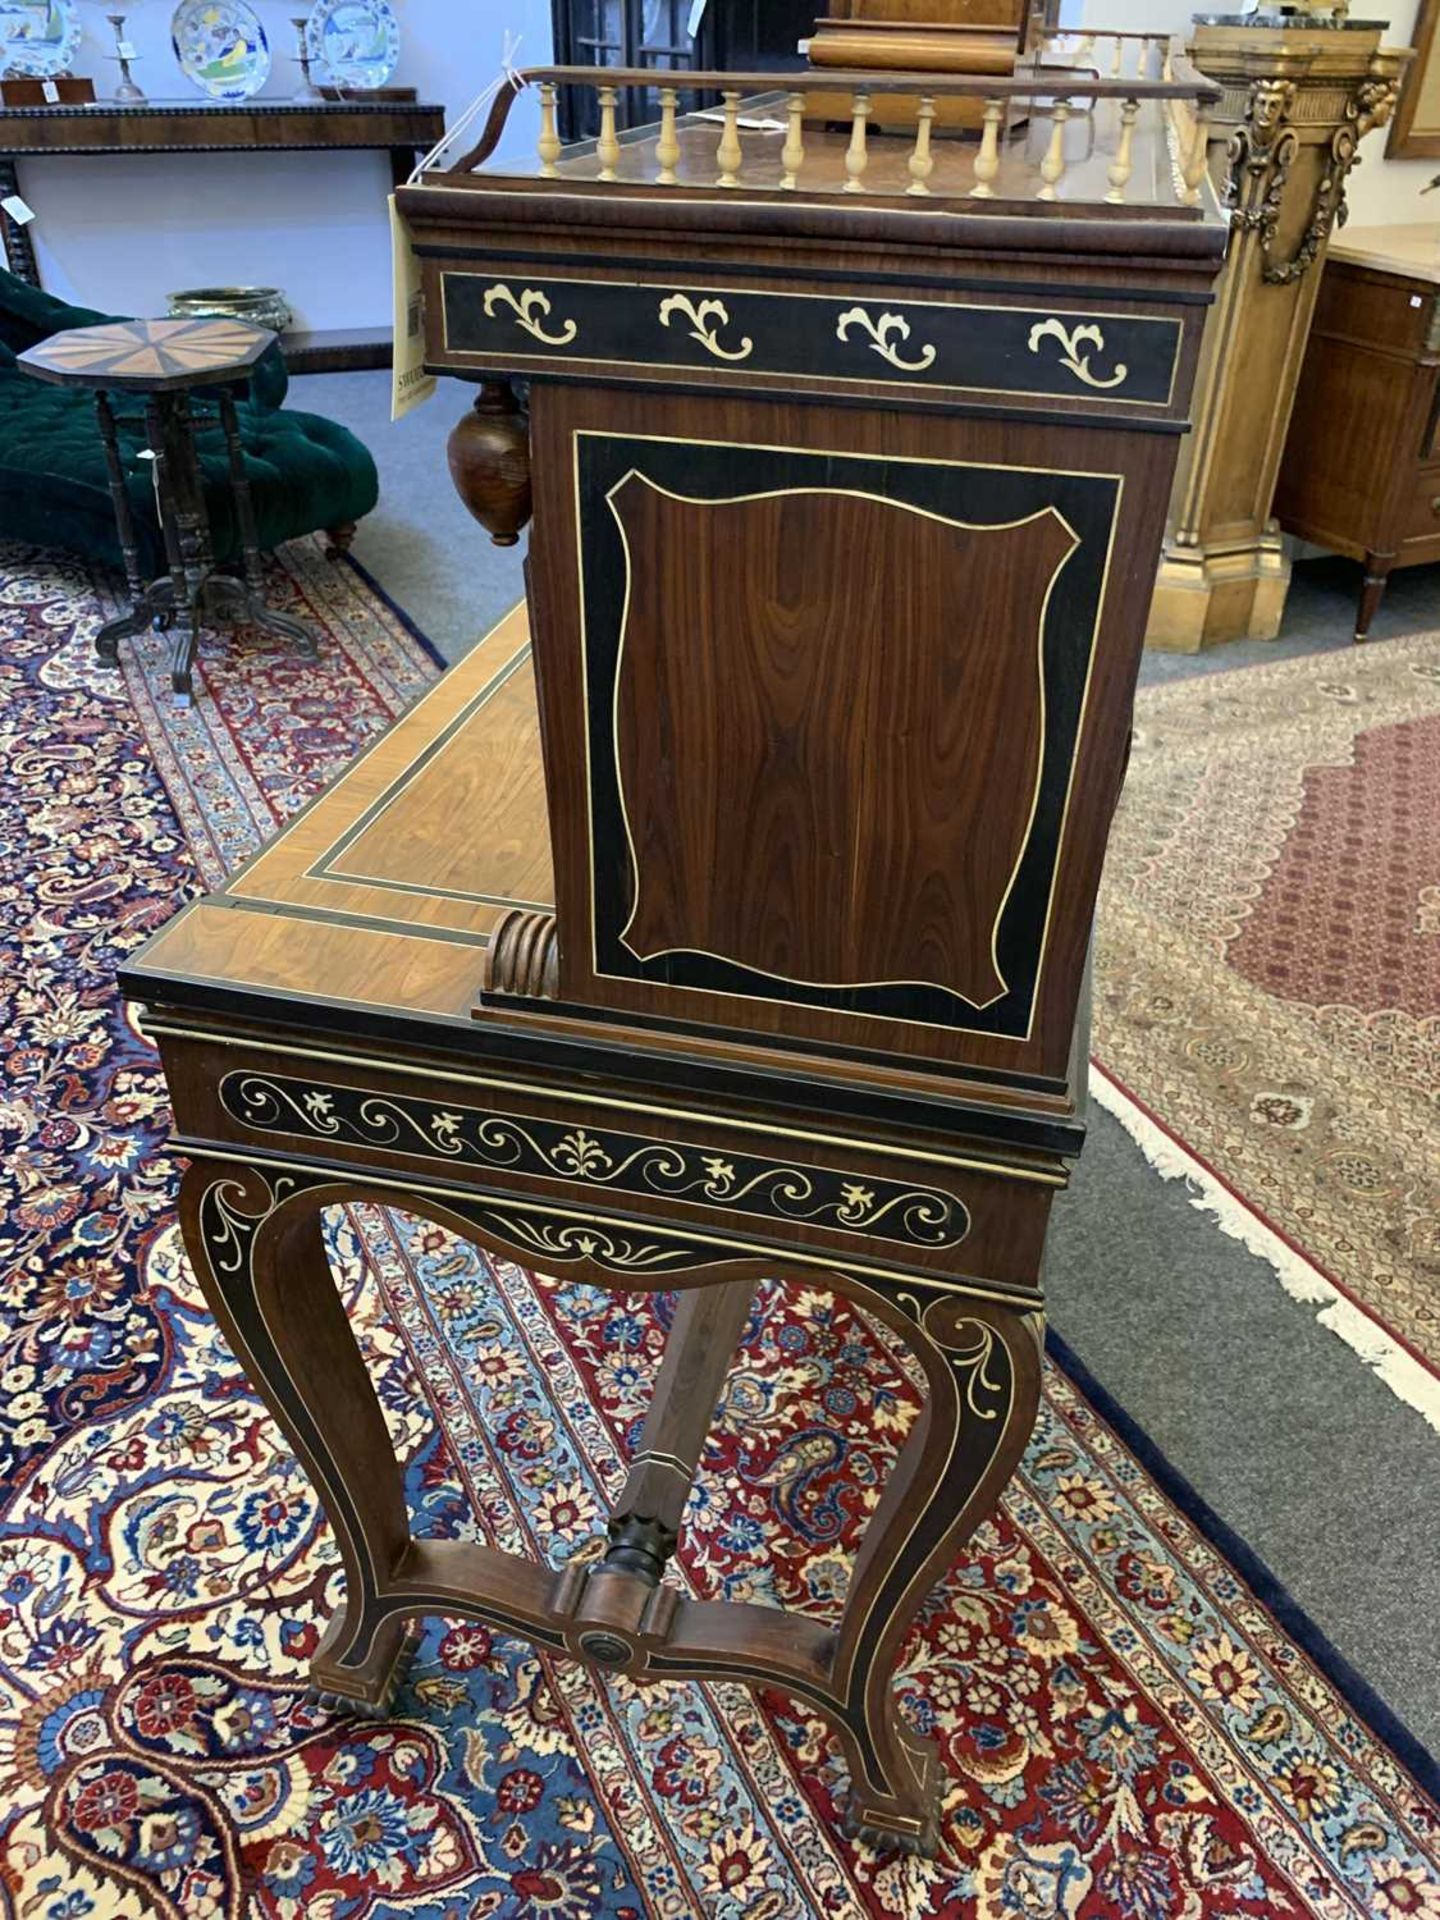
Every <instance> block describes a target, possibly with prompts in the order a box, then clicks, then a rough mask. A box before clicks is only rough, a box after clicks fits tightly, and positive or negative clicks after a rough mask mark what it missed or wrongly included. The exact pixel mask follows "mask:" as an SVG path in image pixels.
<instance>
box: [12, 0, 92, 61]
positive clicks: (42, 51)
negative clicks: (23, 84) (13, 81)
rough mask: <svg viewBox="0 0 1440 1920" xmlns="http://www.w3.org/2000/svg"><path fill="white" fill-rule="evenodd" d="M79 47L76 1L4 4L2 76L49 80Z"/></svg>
mask: <svg viewBox="0 0 1440 1920" xmlns="http://www.w3.org/2000/svg"><path fill="white" fill-rule="evenodd" d="M79 45H80V16H79V13H78V12H77V11H76V8H75V0H0V73H4V74H15V75H22V74H23V75H25V76H26V77H28V78H30V79H33V80H49V79H50V78H51V77H52V76H53V75H55V74H57V73H68V72H69V71H70V63H71V61H72V60H73V59H74V58H75V50H76V48H77V47H78V46H79Z"/></svg>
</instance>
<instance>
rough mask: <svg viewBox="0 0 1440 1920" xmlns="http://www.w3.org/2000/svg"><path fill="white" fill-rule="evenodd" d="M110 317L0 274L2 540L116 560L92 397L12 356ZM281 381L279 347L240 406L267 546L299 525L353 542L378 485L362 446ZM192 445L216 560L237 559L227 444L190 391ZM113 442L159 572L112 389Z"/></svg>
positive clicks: (144, 477)
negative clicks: (38, 375)
mask: <svg viewBox="0 0 1440 1920" xmlns="http://www.w3.org/2000/svg"><path fill="white" fill-rule="evenodd" d="M111 318H113V316H112V315H110V314H104V313H93V312H91V311H89V310H88V309H87V308H84V307H71V306H67V305H66V304H65V302H64V301H62V300H56V299H53V298H52V297H51V296H50V295H49V294H46V293H42V292H40V290H39V289H38V288H36V287H31V286H27V285H26V284H25V282H24V281H22V280H18V279H16V277H15V276H14V275H13V274H10V273H5V272H3V271H0V538H5V539H9V540H23V541H30V542H33V543H34V544H35V545H37V546H47V547H64V548H66V549H68V550H69V551H70V552H72V553H81V554H84V555H86V556H87V557H88V558H90V559H93V560H98V561H101V562H103V563H105V564H106V565H109V566H113V567H118V566H120V564H121V555H120V542H119V539H118V537H117V535H116V532H115V516H114V513H113V510H112V508H111V503H110V488H109V482H108V479H107V476H106V472H105V456H104V452H103V450H102V448H101V444H100V434H99V429H98V427H97V426H96V423H95V407H94V401H93V400H92V398H91V395H90V394H89V393H88V392H86V391H84V390H82V389H79V388H74V387H55V386H49V385H47V384H46V383H44V382H42V381H39V380H34V379H32V378H31V377H30V376H29V375H28V374H26V373H24V372H23V371H22V370H21V369H20V368H19V367H17V366H16V364H15V356H16V354H17V353H20V352H23V351H24V349H25V348H26V347H29V346H33V345H34V343H35V342H36V341H37V340H43V339H45V338H47V337H48V336H49V335H50V334H52V333H59V332H61V331H62V330H63V329H64V328H66V327H90V326H96V325H98V324H99V323H100V322H102V321H104V320H108V319H111ZM287 385H288V376H287V374H286V372H285V365H284V362H283V360H282V359H281V357H280V352H279V349H278V348H272V349H271V351H270V352H269V353H267V354H266V355H265V357H264V359H263V360H261V361H260V362H259V363H258V364H257V365H256V367H255V370H254V373H253V374H252V376H251V380H250V386H249V391H248V393H247V394H246V395H245V396H244V397H243V398H242V400H241V402H240V404H239V406H238V408H237V412H238V414H239V418H240V434H241V438H242V440H243V441H244V446H245V467H246V471H247V473H248V474H249V478H250V491H251V494H252V496H253V499H254V504H255V519H256V523H257V526H258V528H259V533H260V545H261V546H262V547H264V548H269V547H274V546H278V545H279V544H280V542H281V541H282V540H293V539H296V538H298V537H299V536H300V535H301V534H306V533H314V532H317V531H319V530H320V529H322V528H323V529H325V530H326V531H331V532H332V535H333V538H334V543H335V544H336V545H339V546H341V547H344V546H345V545H346V544H348V541H349V537H350V535H351V534H352V533H353V532H354V526H355V522H356V521H357V520H359V519H361V518H362V517H363V516H364V515H365V514H367V513H369V511H370V509H371V508H372V507H373V506H374V505H375V502H376V500H377V499H378V497H379V482H378V479H377V477H376V473H375V462H374V461H373V460H372V459H371V457H370V454H369V451H368V449H367V448H366V447H365V446H364V445H362V443H361V442H360V441H359V440H357V439H356V438H355V436H354V434H353V433H351V432H349V431H348V430H347V429H346V428H345V427H341V426H337V425H336V424H335V423H334V421H332V420H323V419H321V418H320V417H319V416H318V415H317V414H313V413H294V412H288V411H285V410H284V409H283V406H282V403H283V401H284V398H285V391H286V387H287ZM192 406H193V407H194V411H195V420H196V433H195V441H196V449H197V451H198V453H199V455H200V466H201V471H202V473H203V475H204V479H205V496H206V501H207V504H208V506H209V510H210V524H211V530H212V534H213V538H214V546H215V558H216V560H217V561H218V562H220V563H221V564H224V563H225V562H226V561H229V560H233V559H235V558H237V557H238V555H239V551H240V543H239V538H238V534H237V529H236V526H235V515H234V510H233V506H232V503H231V497H230V487H229V478H228V473H229V469H228V466H227V463H226V457H225V444H224V441H223V439H222V438H221V434H220V429H219V426H218V424H217V423H216V419H215V407H214V402H213V401H210V400H205V399H204V398H202V397H201V396H199V395H196V396H194V397H193V399H192ZM115 411H116V416H117V419H118V421H119V424H120V451H121V456H122V458H123V460H124V463H125V476H126V484H127V486H128V487H129V491H130V500H131V504H132V506H133V508H134V513H135V527H136V534H137V537H138V540H139V543H140V550H141V565H142V570H143V571H144V572H145V574H146V576H147V577H149V576H151V575H154V574H158V573H160V572H162V571H163V570H164V564H165V560H164V551H163V548H162V546H161V541H160V529H159V526H158V525H157V523H156V518H155V499H154V492H153V489H152V484H151V479H150V467H149V463H148V462H146V461H142V460H140V459H138V458H137V457H136V456H137V454H138V453H139V452H140V450H141V449H142V448H143V447H144V445H145V434H144V426H143V418H142V412H141V409H140V408H139V407H138V406H137V405H136V403H135V402H134V401H133V400H132V399H128V398H126V397H124V396H121V395H118V394H117V395H116V396H115Z"/></svg>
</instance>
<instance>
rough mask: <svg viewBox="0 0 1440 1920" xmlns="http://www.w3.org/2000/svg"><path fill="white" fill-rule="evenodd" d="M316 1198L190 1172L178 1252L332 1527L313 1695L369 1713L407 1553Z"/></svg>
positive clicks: (378, 1701) (389, 1452)
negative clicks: (387, 1599)
mask: <svg viewBox="0 0 1440 1920" xmlns="http://www.w3.org/2000/svg"><path fill="white" fill-rule="evenodd" d="M321 1220H322V1215H321V1208H320V1203H319V1201H318V1200H317V1199H312V1198H310V1197H308V1196H307V1194H306V1192H305V1188H304V1185H303V1184H301V1183H299V1182H297V1181H296V1180H295V1179H293V1178H291V1177H290V1176H287V1175H284V1174H279V1175H277V1174H267V1173H261V1172H259V1171H258V1170H243V1169H237V1168H234V1167H230V1166H215V1165H206V1163H205V1162H204V1161H196V1162H194V1163H193V1164H192V1165H191V1167H190V1170H189V1172H188V1173H187V1174H186V1176H185V1183H184V1186H183V1188H182V1192H181V1224H182V1228H183V1231H184V1235H185V1245H186V1248H187V1250H188V1252H189V1255H190V1260H191V1264H192V1265H193V1267H194V1269H195V1273H196V1277H197V1278H198V1280H199V1282H200V1286H201V1290H202V1291H203V1293H204V1295H205V1298H206V1301H207V1302H208V1304H209V1306H210V1309H211V1311H212V1313H213V1314H214V1315H215V1318H216V1320H217V1321H218V1323H219V1325H220V1327H221V1329H222V1331H223V1332H224V1334H225V1336H226V1338H227V1339H228V1340H229V1342H230V1344H231V1346H232V1347H233V1348H234V1350H235V1353H236V1356H237V1358H238V1359H239V1360H240V1361H241V1363H242V1365H243V1366H244V1368H245V1371H246V1373H247V1375H248V1376H249V1378H250V1381H251V1383H252V1385H254V1387H255V1388H256V1389H257V1391H258V1392H259V1393H260V1395H261V1397H262V1398H263V1399H264V1401H265V1403H266V1405H267V1406H268V1407H269V1409H270V1411H271V1412H272V1413H273V1414H274V1416H275V1418H276V1420H277V1421H278V1422H279V1424H280V1426H281V1428H282V1429H283V1430H284V1433H285V1436H286V1438H287V1439H288V1440H289V1442H290V1444H291V1446H292V1447H293V1448H294V1449H295V1453H296V1456H297V1458H298V1459H299V1460H300V1462H301V1464H302V1465H303V1466H304V1467H305V1469H306V1471H307V1473H308V1475H309V1477H310V1480H311V1483H312V1485H313V1486H314V1488H315V1491H316V1493H317V1495H318V1496H319V1499H320V1503H321V1505H322V1506H323V1507H324V1510H325V1517H326V1518H327V1519H328V1520H329V1522H330V1525H331V1527H332V1528H333V1529H334V1533H335V1539H336V1542H337V1544H338V1546H339V1549H340V1557H341V1559H342V1561H343V1562H344V1566H345V1597H344V1601H343V1603H342V1605H341V1607H340V1610H339V1612H338V1613H337V1614H336V1616H335V1618H334V1620H332V1622H331V1624H330V1629H329V1631H328V1632H327V1634H326V1635H325V1638H324V1641H323V1642H322V1644H321V1646H320V1648H319V1651H318V1652H317V1653H316V1654H315V1657H314V1659H313V1660H312V1661H311V1663H310V1674H311V1679H312V1681H313V1682H314V1684H315V1687H316V1688H317V1690H318V1691H319V1692H320V1694H321V1696H322V1697H323V1698H325V1699H327V1700H329V1701H334V1700H336V1699H339V1700H344V1701H345V1702H347V1703H349V1704H351V1705H353V1706H359V1707H362V1708H368V1709H370V1710H371V1711H373V1712H376V1713H383V1712H384V1711H385V1710H386V1709H387V1708H388V1706H389V1704H390V1700H391V1698H392V1696H393V1693H394V1690H395V1687H396V1685H397V1684H398V1681H399V1679H400V1677H401V1674H402V1672H403V1662H404V1655H405V1653H406V1652H407V1650H408V1645H409V1630H408V1627H407V1624H406V1621H405V1619H404V1618H403V1616H400V1615H397V1614H395V1613H393V1612H392V1613H389V1614H381V1613H379V1612H378V1611H377V1609H376V1606H375V1601H376V1596H377V1595H378V1594H379V1593H381V1592H383V1591H384V1590H385V1589H386V1588H387V1587H390V1586H393V1584H394V1581H395V1576H396V1573H397V1571H398V1568H399V1566H400V1563H401V1560H402V1558H403V1556H404V1554H405V1551H406V1548H407V1547H408V1546H409V1543H410V1528H409V1519H408V1516H407V1513H406V1508H405V1495H404V1487H403V1482H402V1479H401V1473H400V1466H399V1463H398V1461H397V1460H396V1458H395V1452H394V1449H393V1447H392V1446H391V1443H390V1436H389V1432H388V1431H387V1429H386V1426H385V1420H384V1416H383V1414H382V1413H381V1411H380V1403H379V1401H378V1400H377V1399H376V1396H375V1389H374V1387H373V1386H372V1385H371V1382H370V1376H369V1373H368V1372H367V1370H366V1367H365V1362H364V1360H363V1359H362V1358H361V1355H360V1349H359V1347H358V1346H357V1344H356V1341H355V1336H354V1334H353V1332H352V1331H351V1328H350V1322H349V1318H348V1316H347V1314H346V1311H345V1306H344V1303H343V1301H342V1300H341V1298H340V1294H339V1291H338V1289H337V1287H336V1284H335V1278H334V1275H333V1274H332V1272H331V1270H330V1262H329V1259H328V1257H327V1255H326V1252H325V1244H324V1238H323V1233H322V1226H321Z"/></svg>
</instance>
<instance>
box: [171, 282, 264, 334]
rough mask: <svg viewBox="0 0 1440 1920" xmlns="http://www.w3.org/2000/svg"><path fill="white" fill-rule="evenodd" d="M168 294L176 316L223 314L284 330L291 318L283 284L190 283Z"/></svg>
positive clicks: (234, 318)
mask: <svg viewBox="0 0 1440 1920" xmlns="http://www.w3.org/2000/svg"><path fill="white" fill-rule="evenodd" d="M166 297H167V299H168V301H169V305H170V317H171V318H172V319H174V320H200V319H209V318H211V317H213V316H214V315H216V314H221V315H223V316H224V317H225V318H226V319H227V320H246V321H248V322H249V323H250V325H251V326H252V327H268V328H269V330H270V331H271V333H283V332H284V331H285V329H286V327H288V326H289V324H290V319H291V314H290V309H289V307H288V306H287V305H286V302H285V295H284V294H283V293H282V292H281V290H280V288H279V287H186V288H185V289H184V290H183V291H182V292H180V293H172V294H168V295H167V296H166Z"/></svg>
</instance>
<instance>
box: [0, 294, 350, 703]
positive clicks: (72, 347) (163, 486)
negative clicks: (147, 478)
mask: <svg viewBox="0 0 1440 1920" xmlns="http://www.w3.org/2000/svg"><path fill="white" fill-rule="evenodd" d="M274 338H275V336H274V334H273V333H269V332H267V331H266V330H265V329H264V328H263V327H251V326H247V325H245V324H244V322H243V321H239V320H226V319H202V320H117V321H109V322H107V323H106V324H104V325H102V326H97V327H74V328H71V329H69V330H68V331H66V332H64V333H56V334H52V335H51V337H50V338H49V339H48V340H42V341H40V342H39V343H38V344H37V345H36V346H33V347H30V348H27V350H26V351H25V352H24V353H21V354H18V355H17V356H16V359H17V362H18V364H19V365H20V366H22V367H23V368H24V369H25V371H26V372H27V373H30V374H33V375H34V376H35V378H36V379H37V380H49V381H52V382H54V383H55V384H56V385H59V386H72V387H89V388H91V389H92V390H93V391H94V394H95V412H96V416H97V418H98V420H99V423H100V437H101V440H102V441H103V443H104V447H105V464H106V467H107V470H108V472H109V476H110V497H111V500H112V502H113V504H114V508H115V524H116V528H117V531H118V532H119V536H120V549H121V552H122V554H123V555H124V560H125V578H126V584H127V586H128V588H129V595H130V606H129V608H128V609H127V611H126V612H124V613H122V614H119V615H118V616H117V617H116V618H115V619H113V620H109V621H107V622H106V623H105V625H104V626H102V627H101V629H100V631H99V633H98V634H97V635H96V638H95V648H96V651H97V653H98V654H99V656H100V658H101V659H102V660H106V661H109V662H110V663H111V664H113V663H114V662H115V661H116V659H117V658H118V655H119V646H120V642H121V641H122V640H124V639H126V638H128V637H129V636H130V635H132V634H136V633H139V632H141V631H142V630H143V629H144V628H145V627H146V626H147V625H149V624H151V623H152V622H153V623H154V625H155V626H156V627H157V628H158V629H159V630H160V631H165V630H168V629H169V628H171V627H173V628H174V629H175V643H174V647H173V650H172V652H171V656H170V683H171V686H172V687H173V688H174V691H175V697H176V700H177V702H179V703H180V704H182V705H186V706H188V705H189V704H190V701H191V699H192V697H193V692H194V682H193V676H192V669H193V666H194V660H195V651H196V648H197V646H198V645H199V640H200V632H201V628H202V627H203V626H205V625H206V624H207V623H208V624H213V625H217V626H243V625H247V624H253V625H255V626H259V627H263V628H265V629H267V630H268V631H269V632H271V633H278V634H281V635H283V636H284V637H285V638H286V639H288V640H293V641H294V642H295V643H296V645H297V646H298V647H299V648H300V650H301V651H302V652H303V653H305V654H306V655H308V656H310V657H313V656H314V654H315V652H316V650H317V643H316V639H315V636H314V635H313V634H312V633H311V631H310V630H309V628H308V627H306V626H305V625H304V624H303V623H302V622H301V621H299V620H296V619H295V618H294V617H293V616H292V615H290V614H287V613H281V612H279V611H278V610H277V609H276V608H274V607H270V606H267V605H266V602H265V588H264V578H263V575H262V573H261V570H260V547H259V541H258V538H257V535H256V529H255V510H254V505H253V503H252V501H251V498H250V482H249V480H248V478H247V477H246V473H245V460H244V453H243V450H242V447H241V443H240V428H239V422H238V420H237V418H236V413H235V390H236V388H237V387H238V386H240V385H241V384H243V382H244V381H245V380H246V379H247V378H248V376H249V374H250V371H251V369H252V368H253V367H254V365H255V363H256V361H257V360H259V358H260V357H261V355H262V354H263V353H264V352H265V350H266V348H267V347H268V346H269V345H270V344H271V342H272V341H273V340H274ZM197 387H213V388H214V389H215V399H216V403H217V406H218V411H219V417H220V428H221V431H222V433H223V434H224V436H225V447H226V453H227V456H228V460H229V469H230V486H231V490H232V492H233V494H234V499H235V519H236V524H237V526H238V528H239V531H240V543H241V561H240V566H241V571H240V574H239V576H238V577H237V576H236V575H234V574H231V573H226V572H223V571H222V570H221V569H220V568H218V567H217V566H216V564H215V558H214V549H213V543H212V541H211V537H210V522H209V517H208V515H207V513H206V509H205V491H204V484H203V481H202V478H201V473H200V463H199V459H198V457H197V455H196V451H195V422H194V417H193V414H192V411H191V406H190V395H191V392H192V390H194V389H195V388H197ZM112 393H122V394H136V395H141V396H143V398H144V404H145V432H146V439H147V441H148V443H149V445H148V451H147V453H146V454H145V455H144V456H142V457H145V458H148V459H150V460H151V461H152V462H153V463H154V475H155V503H156V511H157V514H158V516H159V521H160V532H161V536H162V538H163V540H164V543H165V557H166V562H167V570H166V572H165V573H164V574H162V575H161V576H160V577H159V578H158V579H156V580H153V581H151V582H150V583H149V584H148V585H147V584H146V582H145V581H144V579H143V578H142V576H141V572H140V549H139V546H138V543H137V541H136V538H135V520H134V513H133V510H132V507H131V502H130V495H129V492H128V490H127V488H126V485H125V470H124V466H123V463H122V460H121V455H120V443H119V438H118V436H117V433H116V427H115V413H114V409H113V407H112V405H111V398H110V396H111V394H112Z"/></svg>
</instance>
